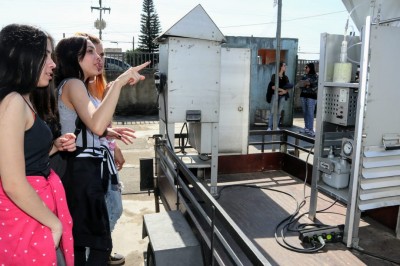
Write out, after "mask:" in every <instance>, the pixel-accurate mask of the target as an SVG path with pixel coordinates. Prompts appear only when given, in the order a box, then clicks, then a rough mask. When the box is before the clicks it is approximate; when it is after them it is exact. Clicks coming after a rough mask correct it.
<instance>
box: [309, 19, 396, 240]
mask: <svg viewBox="0 0 400 266" xmlns="http://www.w3.org/2000/svg"><path fill="white" fill-rule="evenodd" d="M365 25H366V26H365V27H364V29H363V34H362V38H363V39H362V40H361V42H360V40H359V39H358V37H351V36H350V38H349V40H348V41H349V46H348V57H349V60H351V62H352V63H353V64H352V65H353V66H352V67H353V69H352V77H354V75H355V71H356V69H357V65H358V64H359V65H360V81H359V83H352V82H348V83H340V82H334V81H333V79H332V77H333V65H334V63H335V62H338V59H339V56H338V55H339V54H340V47H341V42H342V41H343V36H342V35H330V34H327V33H324V34H322V35H321V55H320V73H319V86H318V106H317V126H316V133H317V134H316V138H315V148H314V149H315V153H314V162H313V165H314V168H313V176H312V184H311V199H310V214H309V217H310V218H311V219H314V218H315V216H316V211H317V210H316V208H317V199H318V197H317V196H318V195H317V194H318V191H319V190H321V191H324V192H325V193H328V194H329V195H331V196H332V197H334V198H336V199H338V200H340V201H342V202H344V203H346V204H347V213H346V221H345V232H344V233H345V238H344V239H345V242H346V244H347V246H348V247H350V246H353V247H356V246H358V241H359V239H358V227H359V221H360V215H361V212H362V211H366V210H371V209H376V208H381V207H386V206H396V205H400V149H399V148H400V121H399V120H398V119H399V118H398V113H399V111H398V108H399V99H400V88H399V85H398V82H397V79H398V77H399V76H400V68H398V67H397V64H398V62H399V61H400V53H399V52H398V49H399V48H398V47H399V46H398V44H399V43H400V28H399V27H393V26H390V25H386V24H385V25H380V24H379V23H372V22H371V19H370V17H369V16H368V17H367V18H366V24H365ZM350 43H351V45H352V46H351V45H350ZM358 62H359V63H358ZM398 220H399V219H398ZM396 233H397V236H398V237H399V223H398V224H397V230H396Z"/></svg>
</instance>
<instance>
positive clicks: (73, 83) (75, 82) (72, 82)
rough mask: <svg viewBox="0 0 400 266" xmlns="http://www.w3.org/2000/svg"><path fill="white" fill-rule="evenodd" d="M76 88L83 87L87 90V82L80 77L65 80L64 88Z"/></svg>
mask: <svg viewBox="0 0 400 266" xmlns="http://www.w3.org/2000/svg"><path fill="white" fill-rule="evenodd" d="M75 88H81V89H84V90H86V87H85V84H84V83H83V81H82V80H80V79H69V80H67V82H65V85H64V87H63V89H64V90H71V89H75Z"/></svg>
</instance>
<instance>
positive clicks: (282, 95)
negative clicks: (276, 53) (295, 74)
mask: <svg viewBox="0 0 400 266" xmlns="http://www.w3.org/2000/svg"><path fill="white" fill-rule="evenodd" d="M285 71H286V63H284V62H281V63H280V64H279V73H278V74H279V89H278V108H277V109H278V125H277V128H276V129H277V130H280V129H279V127H278V126H279V121H280V120H281V114H282V110H283V107H284V102H283V101H287V99H288V98H289V90H288V89H291V88H292V87H293V85H292V84H290V83H289V78H288V77H287V76H286V73H285ZM274 100H275V74H273V75H272V77H271V81H270V82H269V84H268V89H267V102H268V103H270V104H271V111H270V113H269V119H268V129H267V130H268V131H270V130H271V129H272V128H273V118H274V112H273V103H274Z"/></svg>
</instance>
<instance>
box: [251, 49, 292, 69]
mask: <svg viewBox="0 0 400 266" xmlns="http://www.w3.org/2000/svg"><path fill="white" fill-rule="evenodd" d="M280 52H281V53H280V54H281V61H284V60H285V58H286V54H287V50H281V51H280ZM275 59H276V50H275V49H260V50H258V64H259V65H269V64H275Z"/></svg>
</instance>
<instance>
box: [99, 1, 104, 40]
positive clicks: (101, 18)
mask: <svg viewBox="0 0 400 266" xmlns="http://www.w3.org/2000/svg"><path fill="white" fill-rule="evenodd" d="M99 6H100V27H99V39H100V40H102V38H101V28H102V24H103V17H102V12H101V0H99Z"/></svg>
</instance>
